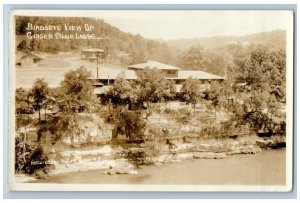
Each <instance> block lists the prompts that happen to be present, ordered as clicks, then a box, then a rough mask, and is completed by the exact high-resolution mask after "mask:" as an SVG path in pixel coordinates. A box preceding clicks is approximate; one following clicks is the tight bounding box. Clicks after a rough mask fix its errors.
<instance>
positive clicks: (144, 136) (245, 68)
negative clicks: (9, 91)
mask: <svg viewBox="0 0 300 203" xmlns="http://www.w3.org/2000/svg"><path fill="white" fill-rule="evenodd" d="M241 12H242V11H241ZM14 21H15V22H14V23H15V53H14V55H15V61H14V64H13V65H14V67H15V73H16V75H15V87H16V89H15V90H14V91H15V124H14V125H15V135H14V138H15V143H14V146H15V147H14V148H15V149H14V151H15V156H14V158H15V161H14V163H15V164H14V167H15V168H14V170H15V172H14V173H15V180H16V182H18V183H60V184H64V183H77V184H81V183H93V184H162V185H172V184H176V185H180V184H181V185H262V186H264V185H274V186H280V185H285V184H286V30H284V29H273V30H270V31H266V32H265V31H264V32H262V31H261V32H259V31H257V32H256V33H251V34H245V35H236V36H234V35H232V36H230V35H226V36H225V35H224V36H222V33H220V34H219V35H218V36H216V37H215V36H210V37H195V38H186V39H185V38H182V39H168V40H165V39H150V38H147V37H144V36H142V35H140V34H132V33H131V32H127V31H122V29H121V28H119V27H118V26H114V25H113V23H112V24H109V23H108V22H106V21H105V19H104V20H102V19H101V17H99V19H98V18H89V17H80V18H79V17H35V16H14ZM149 26H150V25H149Z"/></svg>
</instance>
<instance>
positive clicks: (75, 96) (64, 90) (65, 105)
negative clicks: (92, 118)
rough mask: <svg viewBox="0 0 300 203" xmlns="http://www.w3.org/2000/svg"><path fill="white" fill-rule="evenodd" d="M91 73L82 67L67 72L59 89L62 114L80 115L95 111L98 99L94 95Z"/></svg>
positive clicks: (59, 104)
mask: <svg viewBox="0 0 300 203" xmlns="http://www.w3.org/2000/svg"><path fill="white" fill-rule="evenodd" d="M90 77H91V72H89V71H87V69H86V68H84V67H80V68H78V69H76V70H71V71H69V72H67V73H66V74H65V76H64V80H63V81H62V82H61V83H60V88H59V89H58V92H59V94H58V101H57V102H58V107H59V110H60V112H66V113H80V112H82V111H89V110H91V109H93V107H94V106H93V104H94V103H95V102H96V97H95V95H93V86H92V85H93V82H92V80H90V79H89V78H90Z"/></svg>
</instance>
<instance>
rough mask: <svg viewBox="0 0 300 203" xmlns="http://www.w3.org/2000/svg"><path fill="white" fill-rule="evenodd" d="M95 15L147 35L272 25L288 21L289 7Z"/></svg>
mask: <svg viewBox="0 0 300 203" xmlns="http://www.w3.org/2000/svg"><path fill="white" fill-rule="evenodd" d="M97 18H101V19H103V20H104V21H105V22H107V23H109V24H111V25H113V26H115V27H117V28H119V29H120V30H122V31H124V32H130V33H133V34H140V35H142V36H144V37H146V38H151V39H164V40H170V39H181V38H195V37H210V36H224V35H235V36H241V35H246V34H252V33H257V32H268V31H272V30H276V29H283V30H286V29H287V28H288V26H290V23H288V22H292V13H291V12H289V11H266V10H265V11H199V10H198V11H195V10H189V11H182V10H181V11H159V10H156V11H149V10H147V11H145V10H144V11H97Z"/></svg>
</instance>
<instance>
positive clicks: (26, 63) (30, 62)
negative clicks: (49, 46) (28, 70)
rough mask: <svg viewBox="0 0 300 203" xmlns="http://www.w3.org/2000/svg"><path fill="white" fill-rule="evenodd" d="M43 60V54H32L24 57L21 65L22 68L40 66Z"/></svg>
mask: <svg viewBox="0 0 300 203" xmlns="http://www.w3.org/2000/svg"><path fill="white" fill-rule="evenodd" d="M43 59H44V56H42V55H41V54H38V53H35V52H30V53H28V54H25V55H24V56H22V57H21V59H20V61H19V63H20V65H21V66H22V67H30V66H38V65H39V63H40V62H41V61H42V60H43Z"/></svg>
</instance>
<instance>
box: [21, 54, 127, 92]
mask: <svg viewBox="0 0 300 203" xmlns="http://www.w3.org/2000/svg"><path fill="white" fill-rule="evenodd" d="M81 66H84V67H85V68H87V69H88V70H89V71H91V72H92V74H93V75H94V76H96V72H97V69H96V67H97V64H96V62H89V61H85V60H81V59H80V56H78V55H75V54H73V55H63V54H56V55H53V54H52V55H46V56H45V59H44V60H43V61H41V62H40V64H39V66H36V67H21V66H16V88H18V87H25V88H30V87H31V86H32V84H33V82H34V81H35V80H36V79H37V78H44V79H45V81H46V82H47V83H48V84H49V86H51V87H56V86H58V85H59V83H60V81H62V80H63V78H64V74H65V73H66V72H68V71H70V70H72V69H76V68H79V67H81ZM98 66H99V71H100V74H101V71H104V72H108V71H119V72H122V71H123V70H125V69H124V67H121V66H118V65H113V64H99V65H98Z"/></svg>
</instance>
